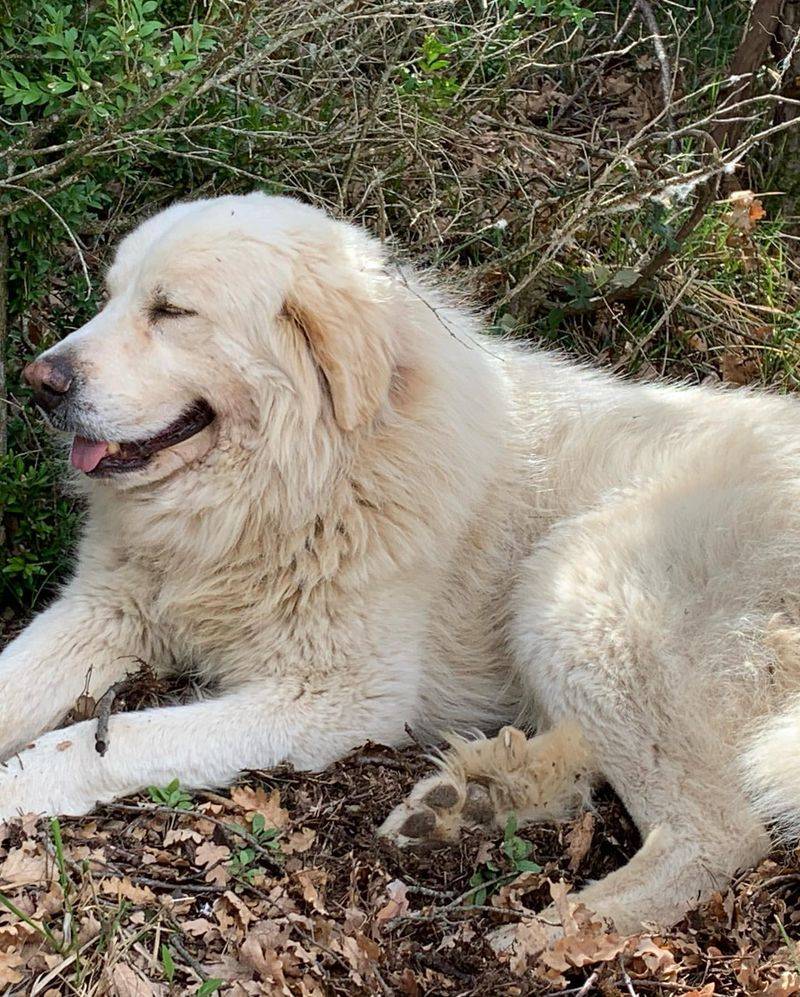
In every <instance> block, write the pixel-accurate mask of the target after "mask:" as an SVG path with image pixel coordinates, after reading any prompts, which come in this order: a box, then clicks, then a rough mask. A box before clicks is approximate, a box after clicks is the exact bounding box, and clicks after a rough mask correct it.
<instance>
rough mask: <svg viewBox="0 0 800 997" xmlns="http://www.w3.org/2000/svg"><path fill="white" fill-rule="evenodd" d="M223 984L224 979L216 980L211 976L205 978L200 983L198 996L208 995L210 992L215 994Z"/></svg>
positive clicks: (205, 996)
mask: <svg viewBox="0 0 800 997" xmlns="http://www.w3.org/2000/svg"><path fill="white" fill-rule="evenodd" d="M222 984H223V981H222V980H215V979H210V978H209V979H207V980H204V981H203V982H202V983H201V984H200V986H199V988H198V990H197V997H208V995H209V994H215V993H216V992H217V991H218V990H219V988H220V987H221V986H222Z"/></svg>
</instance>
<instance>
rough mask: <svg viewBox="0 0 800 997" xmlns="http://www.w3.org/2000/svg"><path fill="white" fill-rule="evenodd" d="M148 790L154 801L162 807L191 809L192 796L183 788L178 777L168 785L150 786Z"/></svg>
mask: <svg viewBox="0 0 800 997" xmlns="http://www.w3.org/2000/svg"><path fill="white" fill-rule="evenodd" d="M147 792H148V794H149V796H150V799H151V800H152V801H153V803H157V804H158V805H159V806H161V807H169V808H170V809H172V810H191V809H192V798H191V796H190V795H189V794H188V793H187V792H185V790H183V789H181V784H180V782H178V780H177V779H173V780H172V782H170V783H168V784H167V785H166V786H148V787H147Z"/></svg>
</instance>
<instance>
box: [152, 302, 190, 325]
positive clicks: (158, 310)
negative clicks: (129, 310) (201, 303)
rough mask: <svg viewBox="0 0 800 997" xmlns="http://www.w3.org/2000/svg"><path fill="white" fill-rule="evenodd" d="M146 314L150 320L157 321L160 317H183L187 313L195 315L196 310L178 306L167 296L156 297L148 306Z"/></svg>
mask: <svg viewBox="0 0 800 997" xmlns="http://www.w3.org/2000/svg"><path fill="white" fill-rule="evenodd" d="M147 311H148V316H149V318H150V321H151V322H158V321H159V320H161V319H169V318H184V317H185V316H187V315H196V314H197V312H195V311H192V310H191V309H190V308H180V307H179V306H178V305H175V304H173V303H172V302H171V301H169V300H168V299H167V298H156V300H155V301H153V302H152V303H151V304H150V306H149V308H148V310H147Z"/></svg>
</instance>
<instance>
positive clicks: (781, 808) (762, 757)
mask: <svg viewBox="0 0 800 997" xmlns="http://www.w3.org/2000/svg"><path fill="white" fill-rule="evenodd" d="M742 761H743V764H744V772H745V779H746V785H747V790H748V795H749V796H750V798H751V800H752V801H753V805H754V806H755V809H756V811H757V812H758V814H759V816H760V817H761V818H762V819H763V820H764V821H766V822H767V823H768V824H769V825H770V826H771V827H773V828H774V830H775V831H776V832H777V834H778V835H779V836H780V837H783V838H794V839H797V838H799V837H800V698H798V699H796V700H795V701H794V702H793V703H791V704H790V705H789V707H788V709H786V710H785V711H784V712H783V713H780V714H778V716H773V717H771V718H770V719H769V720H767V721H766V722H765V723H764V724H763V725H762V726H761V728H760V729H759V730H758V731H757V732H756V733H755V735H754V736H753V737H751V739H750V742H749V744H748V746H747V748H746V750H745V753H744V755H743V758H742Z"/></svg>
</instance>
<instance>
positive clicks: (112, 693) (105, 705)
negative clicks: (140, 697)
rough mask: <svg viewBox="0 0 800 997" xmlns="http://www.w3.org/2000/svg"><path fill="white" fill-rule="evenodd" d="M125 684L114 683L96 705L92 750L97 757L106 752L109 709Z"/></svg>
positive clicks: (125, 681) (125, 682)
mask: <svg viewBox="0 0 800 997" xmlns="http://www.w3.org/2000/svg"><path fill="white" fill-rule="evenodd" d="M127 682H128V680H127V679H123V680H122V681H121V682H115V683H114V685H112V686H111V687H110V688H109V689H107V690H106V691H105V692H104V693H103V695H102V697H101V699H100V701H99V702H98V704H97V709H96V710H95V713H96V714H97V730H96V731H95V734H94V750H95V751H96V752H97V753H98V755H104V754H105V753H106V752H107V751H108V745H109V738H108V721H109V718H110V717H111V707H112V706H113V705H114V700H115V699H116V698H117V694H118V693H119V692H121V691H122V689H123V688H124V687H125V686H126V685H127Z"/></svg>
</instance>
